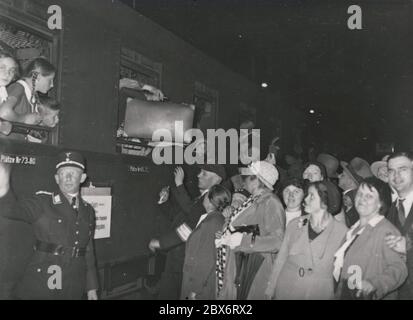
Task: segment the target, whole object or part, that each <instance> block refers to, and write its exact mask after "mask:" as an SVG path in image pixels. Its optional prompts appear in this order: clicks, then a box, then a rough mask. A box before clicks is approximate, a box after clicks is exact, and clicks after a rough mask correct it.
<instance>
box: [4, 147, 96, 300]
mask: <svg viewBox="0 0 413 320" xmlns="http://www.w3.org/2000/svg"><path fill="white" fill-rule="evenodd" d="M57 160H58V161H57V164H56V174H55V180H56V183H57V185H58V189H57V191H56V192H53V193H52V192H45V191H39V192H37V193H36V195H35V196H34V197H33V198H30V199H25V200H23V201H19V202H16V201H15V200H14V201H10V199H14V196H13V194H12V192H11V191H10V188H9V178H10V170H8V169H7V167H5V166H4V165H3V164H0V178H1V179H0V207H2V206H3V205H7V206H10V203H13V202H14V204H13V207H12V210H8V211H6V213H5V215H6V217H7V218H9V219H12V220H20V221H25V222H28V223H30V224H31V225H32V226H33V231H34V234H35V237H36V243H35V245H34V252H33V255H32V257H31V259H30V262H29V264H28V265H27V267H26V269H25V272H24V275H23V277H22V279H21V280H20V281H19V283H18V284H17V287H16V293H15V295H16V297H17V298H19V299H81V298H82V297H83V295H84V294H85V293H87V298H88V299H89V300H97V289H98V280H97V272H96V266H95V256H94V247H93V234H94V218H95V216H94V210H93V208H92V206H90V205H89V204H87V203H86V202H84V201H83V199H82V197H81V196H80V193H79V191H80V184H81V183H83V182H84V181H85V179H86V174H85V161H84V158H83V156H82V155H81V154H80V153H78V152H63V153H61V154H59V155H58V158H57ZM3 215H4V214H3Z"/></svg>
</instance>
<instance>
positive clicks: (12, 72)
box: [0, 50, 19, 106]
mask: <svg viewBox="0 0 413 320" xmlns="http://www.w3.org/2000/svg"><path fill="white" fill-rule="evenodd" d="M18 71H19V65H18V64H17V62H16V60H15V59H14V57H13V56H12V55H11V54H9V53H7V52H4V51H1V50H0V106H1V104H3V102H5V101H6V100H7V97H8V94H7V89H6V87H7V86H8V85H9V84H10V83H11V82H12V81H13V80H15V78H16V77H17V75H18Z"/></svg>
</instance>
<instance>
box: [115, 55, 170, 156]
mask: <svg viewBox="0 0 413 320" xmlns="http://www.w3.org/2000/svg"><path fill="white" fill-rule="evenodd" d="M161 83H162V64H161V63H158V62H155V61H153V60H151V59H149V58H147V57H145V56H144V55H142V54H140V53H138V52H136V51H134V50H131V49H129V48H126V47H123V48H122V50H121V63H120V86H119V87H120V95H119V97H120V99H119V113H118V130H117V151H118V152H119V153H123V154H130V155H137V156H147V155H148V154H149V153H150V151H151V148H149V147H148V142H150V141H148V140H147V139H143V138H137V137H134V138H131V137H128V136H126V134H125V132H124V130H123V127H124V120H125V110H126V104H127V99H128V98H133V99H141V100H147V94H148V92H146V91H145V90H146V89H145V85H146V86H150V87H151V88H155V89H160V88H161ZM159 92H160V90H159Z"/></svg>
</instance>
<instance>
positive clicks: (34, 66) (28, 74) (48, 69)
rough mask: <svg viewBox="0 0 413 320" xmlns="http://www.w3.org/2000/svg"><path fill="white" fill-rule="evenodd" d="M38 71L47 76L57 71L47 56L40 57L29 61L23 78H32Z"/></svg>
mask: <svg viewBox="0 0 413 320" xmlns="http://www.w3.org/2000/svg"><path fill="white" fill-rule="evenodd" d="M36 72H40V74H41V75H42V76H44V77H46V76H50V75H51V74H53V73H56V68H55V67H54V66H53V65H52V64H51V63H50V62H49V61H48V60H46V59H45V58H42V57H39V58H35V59H33V60H32V61H30V62H29V64H28V65H27V66H26V68H24V71H23V75H22V76H23V78H32V77H33V75H34V74H35V73H36Z"/></svg>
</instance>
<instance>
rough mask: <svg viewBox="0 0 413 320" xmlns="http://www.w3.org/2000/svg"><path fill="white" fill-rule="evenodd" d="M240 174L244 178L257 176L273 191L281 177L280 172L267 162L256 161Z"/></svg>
mask: <svg viewBox="0 0 413 320" xmlns="http://www.w3.org/2000/svg"><path fill="white" fill-rule="evenodd" d="M240 173H241V175H244V176H251V175H254V176H257V178H258V179H259V180H260V181H261V182H262V183H263V184H265V186H266V187H267V188H269V189H271V190H274V184H275V183H276V182H277V180H278V177H279V174H278V170H277V169H276V168H275V167H274V166H273V165H272V164H271V163H269V162H267V161H255V162H253V163H251V164H250V165H249V166H248V167H247V168H242V169H241V170H240Z"/></svg>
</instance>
